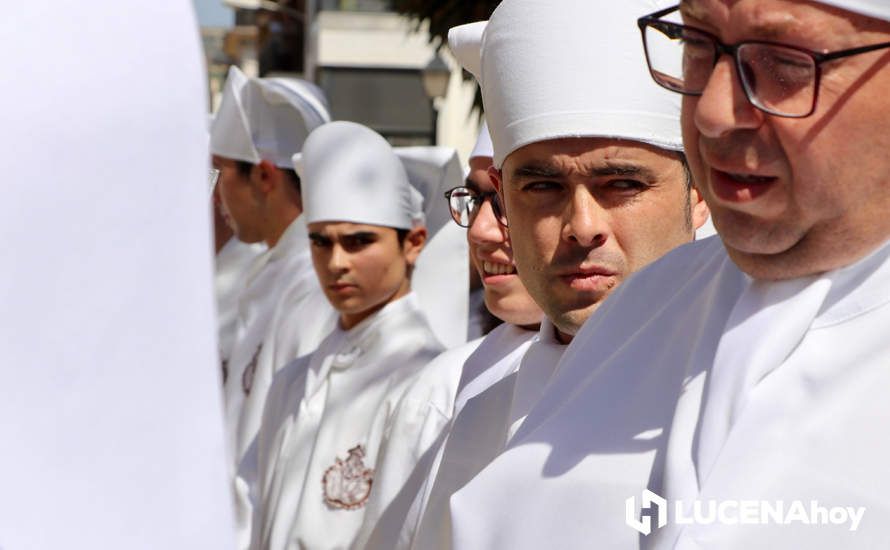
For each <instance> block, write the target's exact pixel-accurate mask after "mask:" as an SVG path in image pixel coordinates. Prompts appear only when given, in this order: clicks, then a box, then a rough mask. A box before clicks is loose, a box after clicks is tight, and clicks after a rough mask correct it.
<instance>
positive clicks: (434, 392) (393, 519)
mask: <svg viewBox="0 0 890 550" xmlns="http://www.w3.org/2000/svg"><path fill="white" fill-rule="evenodd" d="M481 342H482V339H481V338H477V339H476V340H473V341H471V342H467V343H466V344H464V345H462V346H458V347H456V348H452V349H449V350H447V351H444V352H442V353H441V354H440V355H439V356H438V357H436V358H435V359H433V360H432V361H431V362H430V364H429V365H427V366H426V367H424V368H423V370H422V371H421V372H420V373H418V375H417V377H416V378H415V380H414V381H413V382H412V383H411V385H410V386H408V389H407V390H405V394H404V395H403V396H402V399H401V400H400V401H399V404H398V406H397V407H396V410H395V412H394V413H393V415H392V418H391V419H390V421H389V425H388V427H387V429H386V431H387V433H388V434H391V435H395V437H388V438H387V445H386V453H385V454H384V455H383V456H381V457H380V460H379V461H378V463H377V468H376V477H375V480H374V493H373V495H372V497H371V499H370V500H369V501H368V506H367V509H366V510H365V517H364V520H363V523H362V528H361V530H360V531H359V534H358V535H357V536H356V539H355V544H354V547H355V548H365V547H368V548H392V547H393V546H392V544H391V543H390V542H388V541H389V540H392V537H394V536H397V534H398V529H399V528H400V527H401V526H402V523H403V521H402V520H403V519H404V517H405V515H406V514H407V513H408V510H407V508H408V507H409V506H410V505H411V503H412V501H413V500H414V498H413V497H414V496H415V495H416V494H417V493H418V491H419V490H420V488H421V487H422V485H423V482H424V480H425V479H426V473H427V472H428V471H429V468H430V466H431V463H432V460H433V458H434V457H435V453H436V451H437V450H438V447H439V445H440V444H441V442H442V438H443V437H444V435H445V434H444V430H445V428H446V426H447V425H448V422H449V421H450V420H451V415H452V411H453V410H454V398H455V395H456V394H457V386H458V382H459V381H460V375H461V371H462V370H463V365H464V362H465V361H466V360H467V358H468V357H469V356H470V355H471V354H472V353H473V352H474V351H476V348H477V347H479V344H480V343H481ZM372 537H373V540H370V539H372Z"/></svg>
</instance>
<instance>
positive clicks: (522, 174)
mask: <svg viewBox="0 0 890 550" xmlns="http://www.w3.org/2000/svg"><path fill="white" fill-rule="evenodd" d="M562 176H564V174H563V172H562V170H560V169H559V168H557V167H556V166H553V165H551V164H544V163H530V164H525V165H523V166H518V167H517V168H515V169H514V170H513V174H512V178H511V179H528V178H545V179H546V178H559V177H562Z"/></svg>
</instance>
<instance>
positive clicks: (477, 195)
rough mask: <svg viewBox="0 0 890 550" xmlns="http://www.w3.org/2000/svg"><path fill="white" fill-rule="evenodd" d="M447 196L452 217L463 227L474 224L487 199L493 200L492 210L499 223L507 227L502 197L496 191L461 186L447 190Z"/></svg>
mask: <svg viewBox="0 0 890 550" xmlns="http://www.w3.org/2000/svg"><path fill="white" fill-rule="evenodd" d="M445 198H446V199H448V209H449V210H450V211H451V218H452V219H453V220H454V222H455V223H456V224H457V225H459V226H461V227H470V226H471V225H473V222H474V221H476V216H477V215H478V214H479V210H480V209H481V208H482V205H483V204H484V203H485V201H489V202H491V210H492V212H493V213H494V217H495V218H496V219H497V220H498V223H499V224H501V225H503V226H504V227H507V217H506V216H505V215H504V209H503V207H502V206H501V199H500V198H499V197H498V194H497V193H496V192H494V191H486V192H480V191H476V190H475V189H473V188H471V187H464V186H461V187H455V188H454V189H449V190H448V191H445Z"/></svg>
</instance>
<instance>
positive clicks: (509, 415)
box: [380, 4, 707, 549]
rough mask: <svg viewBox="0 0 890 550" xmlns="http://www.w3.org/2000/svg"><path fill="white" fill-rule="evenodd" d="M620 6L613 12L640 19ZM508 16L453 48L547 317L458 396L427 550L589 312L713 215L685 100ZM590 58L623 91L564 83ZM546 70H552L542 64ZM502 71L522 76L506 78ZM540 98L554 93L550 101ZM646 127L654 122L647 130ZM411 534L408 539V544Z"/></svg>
mask: <svg viewBox="0 0 890 550" xmlns="http://www.w3.org/2000/svg"><path fill="white" fill-rule="evenodd" d="M621 6H622V5H616V6H613V8H612V11H613V12H618V13H624V14H625V15H628V16H629V15H632V14H633V13H634V12H633V11H632V10H631V11H627V8H626V7H623V8H622V7H621ZM509 9H511V10H519V11H526V10H528V11H529V12H530V17H529V18H528V19H527V21H529V22H531V21H532V18H534V17H537V16H538V15H539V14H537V13H536V12H537V11H540V10H544V8H543V7H541V6H537V7H534V6H530V5H527V4H522V5H518V6H517V5H513V6H511V7H510V8H509ZM548 9H549V8H548ZM622 10H624V11H622ZM544 11H546V10H544ZM559 12H560V10H555V12H554V13H559ZM508 21H509V18H507V19H505V18H504V17H498V18H494V19H493V21H492V23H491V26H489V29H490V30H486V28H485V24H484V23H476V24H471V25H467V26H464V27H461V28H459V29H456V30H455V31H453V33H452V35H451V37H450V40H449V42H450V45H451V47H452V50H453V51H454V52H455V55H456V57H457V58H458V60H459V61H460V62H461V63H462V64H463V65H464V67H465V68H467V69H469V70H470V71H471V72H473V73H474V74H475V75H476V76H477V77H478V78H479V80H480V83H481V86H482V94H483V98H485V100H486V102H487V103H486V104H487V106H488V111H487V115H488V117H489V124H490V129H491V132H492V136H493V143H494V163H495V164H494V166H495V167H494V168H492V169H490V176H491V177H492V182H493V183H494V184H496V185H497V186H498V188H499V190H500V193H501V196H502V197H503V200H504V203H505V206H506V219H505V220H504V222H505V223H508V225H509V232H510V240H511V243H512V247H513V252H514V256H515V262H516V267H517V269H518V273H519V278H520V279H521V280H522V281H523V283H524V284H525V286H526V288H528V289H529V292H530V294H531V296H532V297H534V299H535V301H536V302H537V303H538V304H539V306H540V307H541V308H542V309H543V311H544V312H545V314H546V317H545V319H544V320H543V322H542V324H541V328H540V330H539V333H538V335H537V336H536V338H535V339H534V341H532V343H531V345H530V346H529V348H528V350H527V351H526V352H525V353H524V354H522V356H521V359H520V360H518V361H516V363H514V364H513V365H511V368H509V369H504V370H501V369H490V370H489V371H488V372H487V376H485V377H480V380H479V383H476V382H474V383H468V384H467V387H466V388H465V389H464V390H463V391H464V394H462V395H460V396H459V397H458V407H460V409H459V410H458V411H456V414H455V417H454V419H453V421H452V423H451V425H450V428H449V429H450V433H449V435H448V438H447V440H446V443H445V445H444V450H443V451H442V456H441V461H440V464H439V465H438V470H437V472H435V479H434V481H433V482H432V487H431V489H429V490H430V493H429V496H428V497H425V498H426V500H427V502H426V504H425V510H424V511H423V517H422V519H421V520H420V523H419V525H418V526H417V527H416V529H417V530H416V533H415V534H414V535H413V540H412V541H411V547H413V548H418V549H425V548H448V547H450V545H451V540H450V535H451V526H450V521H449V520H450V515H449V509H448V502H449V498H450V496H451V495H452V494H453V493H454V492H455V491H457V490H459V489H460V488H461V487H463V486H464V485H465V484H466V483H467V482H469V481H470V480H471V479H472V478H473V476H474V475H475V474H476V473H478V472H479V471H480V470H482V468H484V467H485V466H486V465H487V464H488V463H489V462H490V461H491V460H493V459H494V458H495V457H496V456H497V455H498V454H499V453H500V452H501V451H502V450H503V449H504V447H505V446H506V444H507V442H508V441H510V439H511V438H512V436H513V434H514V433H515V432H516V430H517V429H518V428H519V427H520V426H521V424H522V422H523V420H524V418H525V416H526V414H527V413H528V411H529V410H530V409H531V407H532V405H533V404H534V403H535V401H536V400H537V398H538V396H539V395H540V392H541V390H542V388H543V387H545V385H546V384H547V382H548V379H549V377H550V375H551V373H552V372H553V370H554V368H555V366H556V364H557V363H558V361H559V359H560V357H561V355H562V353H563V352H564V351H565V349H566V345H565V344H567V343H568V342H569V341H570V340H571V338H572V336H573V335H574V334H575V333H576V332H577V330H578V328H579V327H580V326H581V324H582V323H584V321H585V320H586V319H587V317H588V316H589V315H590V314H591V313H593V311H595V310H596V309H597V308H598V307H599V306H600V304H601V303H602V302H603V300H605V298H606V297H607V296H608V295H609V293H610V292H611V291H612V289H614V288H615V287H616V286H618V285H619V284H621V282H622V281H623V280H624V279H625V278H626V277H628V276H629V275H630V274H631V273H632V272H633V271H635V270H637V269H639V268H641V267H642V266H644V265H646V264H647V263H649V262H651V261H653V260H655V259H657V258H658V257H660V256H661V255H663V254H664V253H666V252H667V251H669V250H671V249H673V248H674V247H676V246H678V245H680V244H683V243H687V242H690V241H692V240H693V238H694V236H695V229H697V228H699V227H701V225H702V224H703V223H704V221H705V219H706V217H707V209H706V208H705V206H704V204H703V203H701V201H700V200H699V199H698V197H697V195H696V194H695V192H694V190H692V189H691V186H690V182H689V179H688V177H687V173H686V171H685V170H684V166H683V161H682V157H681V153H680V152H678V151H680V149H681V145H680V142H681V139H680V125H679V119H678V105H677V103H678V102H677V100H676V98H675V97H672V96H671V94H669V93H665V91H664V90H659V89H655V90H653V89H651V87H647V86H646V84H648V82H649V77H648V75H647V73H646V71H645V70H644V69H639V70H633V71H631V72H630V73H628V71H626V70H624V67H623V63H624V61H625V60H624V59H622V58H621V57H605V58H596V59H592V60H589V59H588V55H587V52H585V51H583V50H577V49H576V50H565V49H563V50H558V51H559V54H558V57H557V58H554V54H553V53H552V52H553V50H549V49H548V47H545V46H546V44H547V42H548V41H549V40H550V37H545V36H542V35H537V34H534V33H532V34H531V35H529V36H525V34H526V33H522V36H520V34H517V33H518V31H517V30H516V29H518V28H524V27H512V26H510V25H509V24H508V23H507V22H508ZM506 27H509V28H506ZM600 35H601V36H602V38H601V39H602V40H607V41H609V42H611V43H613V44H615V45H616V46H618V47H622V46H624V45H626V44H628V43H630V44H633V45H636V41H637V37H636V36H635V35H634V34H633V33H632V32H624V31H618V32H615V31H613V30H612V29H604V30H602V31H600ZM483 36H484V37H485V40H486V42H485V46H484V48H483V46H482V44H483ZM579 38H580V37H579V36H574V37H563V39H564V40H570V39H579ZM533 51H534V52H536V53H535V54H532V53H531V52H533ZM583 61H586V63H587V66H588V67H589V68H590V70H592V71H595V72H596V73H597V74H600V75H606V74H614V75H616V78H617V75H618V74H619V73H620V76H621V83H622V87H621V90H620V92H618V91H616V90H615V89H614V88H611V87H608V86H605V85H596V86H593V85H591V86H587V87H585V86H573V85H571V84H570V83H568V82H566V83H565V85H562V84H561V80H558V79H557V80H554V75H555V74H561V75H562V76H560V78H562V79H565V78H566V76H565V75H569V74H571V73H570V72H563V73H557V72H556V71H561V70H562V69H559V66H560V63H562V64H563V65H562V66H563V68H564V67H565V66H570V65H573V64H580V63H581V62H583ZM541 65H548V66H550V67H553V71H554V72H548V71H538V70H535V69H534V67H537V66H541ZM501 70H509V71H511V72H513V73H515V74H522V75H523V78H522V79H520V80H516V81H515V84H514V83H513V81H508V80H502V79H501V77H500V72H499V71H501ZM573 78H574V76H573ZM554 82H556V83H557V84H560V85H558V86H557V88H558V89H559V92H555V91H553V90H552V88H553V83H554ZM541 90H548V93H547V94H545V95H544V96H543V97H539V96H540V93H539V92H540V91H541ZM532 98H534V99H535V100H532ZM566 112H572V113H573V116H571V117H566V116H565V114H564V113H566ZM528 121H534V122H533V123H532V122H528ZM641 121H654V122H655V125H654V127H652V128H650V127H642V126H641V124H640V122H641ZM693 197H695V199H694V200H693ZM469 375H470V373H465V375H464V376H465V378H466V377H467V376H469ZM411 521H412V519H411V518H409V523H410V522H411ZM411 538H412V537H411V536H410V535H406V534H405V533H404V531H403V532H402V534H401V535H399V539H400V540H399V543H401V544H405V543H406V541H407V540H408V539H411ZM383 546H384V545H381V546H380V547H383Z"/></svg>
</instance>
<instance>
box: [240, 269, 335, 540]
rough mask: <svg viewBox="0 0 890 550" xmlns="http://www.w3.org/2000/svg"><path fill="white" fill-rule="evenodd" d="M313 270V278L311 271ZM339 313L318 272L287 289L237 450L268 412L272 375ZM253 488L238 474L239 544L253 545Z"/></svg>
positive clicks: (247, 403)
mask: <svg viewBox="0 0 890 550" xmlns="http://www.w3.org/2000/svg"><path fill="white" fill-rule="evenodd" d="M310 275H311V276H312V279H311V280H307V277H309V276H310ZM336 325H337V314H336V311H335V310H334V308H332V307H331V305H330V303H329V302H328V301H327V298H326V297H325V295H324V292H323V291H322V290H321V288H320V287H319V285H318V280H317V278H315V276H314V272H313V273H307V274H306V276H305V277H301V278H298V279H296V280H294V281H293V282H292V284H291V287H290V288H289V289H288V290H287V291H286V292H285V293H284V295H283V297H282V298H281V300H280V301H279V302H278V305H277V306H276V307H275V313H274V314H273V315H272V321H271V322H270V323H269V328H268V330H267V332H266V336H265V338H264V339H263V343H262V349H261V351H260V354H259V357H258V359H257V366H256V372H255V374H254V376H253V385H252V387H251V391H250V394H249V395H247V397H246V398H245V399H244V403H243V405H242V408H241V415H240V417H239V419H238V426H237V431H236V434H235V438H236V439H235V453H236V456H238V457H242V458H243V457H244V454H245V453H246V452H247V450H248V448H249V447H250V444H251V443H252V442H253V440H254V439H255V438H256V435H257V433H258V432H259V429H260V424H261V422H262V418H263V407H264V406H265V403H266V397H267V396H268V394H269V388H270V386H271V385H272V380H273V379H274V377H275V375H276V374H277V373H278V371H279V370H281V369H282V368H284V367H285V366H286V365H287V364H289V363H290V362H292V361H293V360H294V359H297V358H299V357H303V356H305V355H308V354H310V353H312V352H313V351H315V349H316V348H317V347H318V344H319V343H321V341H322V340H323V339H324V338H325V336H327V335H328V334H330V333H331V331H332V330H334V329H335V328H336ZM250 491H251V488H250V487H248V486H247V484H246V483H245V482H244V480H243V479H241V478H239V477H237V476H236V478H235V526H236V532H237V538H238V548H247V547H248V546H249V545H250V529H251V521H252V519H253V505H252V503H251V497H250Z"/></svg>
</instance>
